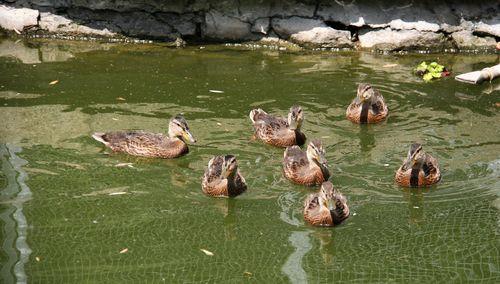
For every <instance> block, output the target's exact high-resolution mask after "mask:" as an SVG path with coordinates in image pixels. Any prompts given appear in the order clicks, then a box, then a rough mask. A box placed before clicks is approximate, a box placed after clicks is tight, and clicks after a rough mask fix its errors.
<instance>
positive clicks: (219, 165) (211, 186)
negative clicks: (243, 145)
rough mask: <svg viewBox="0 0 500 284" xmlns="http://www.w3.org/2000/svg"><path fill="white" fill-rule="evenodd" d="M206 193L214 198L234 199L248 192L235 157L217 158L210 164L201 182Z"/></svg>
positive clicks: (211, 160)
mask: <svg viewBox="0 0 500 284" xmlns="http://www.w3.org/2000/svg"><path fill="white" fill-rule="evenodd" d="M201 188H202V190H203V192H204V193H206V194H207V195H210V196H214V197H233V196H237V195H240V194H241V193H243V192H244V191H246V190H247V185H246V182H245V179H244V178H243V176H242V175H241V174H240V171H239V170H238V163H237V162H236V158H235V157H234V156H233V155H226V156H215V157H213V158H212V159H210V161H209V162H208V167H207V169H206V170H205V174H204V175H203V179H202V182H201Z"/></svg>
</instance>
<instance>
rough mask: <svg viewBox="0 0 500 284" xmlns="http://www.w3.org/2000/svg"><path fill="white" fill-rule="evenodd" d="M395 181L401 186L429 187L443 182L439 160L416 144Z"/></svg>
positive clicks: (397, 172)
mask: <svg viewBox="0 0 500 284" xmlns="http://www.w3.org/2000/svg"><path fill="white" fill-rule="evenodd" d="M394 179H395V181H396V183H398V184H399V185H401V186H406V187H421V186H429V185H432V184H435V183H437V182H439V181H440V180H441V172H440V170H439V165H438V162H437V160H436V159H435V158H434V157H433V156H431V155H430V154H428V153H425V152H424V151H423V150H422V146H421V145H420V144H418V143H414V144H412V145H411V146H410V150H409V151H408V155H407V157H406V159H405V161H404V162H403V164H402V165H401V167H399V169H398V170H397V171H396V175H395V177H394Z"/></svg>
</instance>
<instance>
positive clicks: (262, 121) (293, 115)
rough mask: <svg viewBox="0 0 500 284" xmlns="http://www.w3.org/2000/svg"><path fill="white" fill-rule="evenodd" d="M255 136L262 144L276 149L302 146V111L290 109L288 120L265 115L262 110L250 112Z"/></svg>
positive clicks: (294, 107) (298, 108) (303, 139)
mask: <svg viewBox="0 0 500 284" xmlns="http://www.w3.org/2000/svg"><path fill="white" fill-rule="evenodd" d="M250 119H251V120H252V123H253V126H254V129H255V136H256V137H257V138H258V139H260V140H262V141H263V142H265V143H267V144H270V145H274V146H277V147H287V146H292V145H302V144H304V143H305V140H306V137H305V135H304V133H302V132H301V131H300V127H301V124H302V121H303V114H302V109H301V108H300V107H298V106H293V107H292V108H290V113H289V114H288V119H287V120H286V119H284V118H281V117H275V116H272V115H269V114H267V113H266V112H265V111H264V110H262V109H254V110H252V111H251V112H250Z"/></svg>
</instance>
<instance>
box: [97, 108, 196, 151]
mask: <svg viewBox="0 0 500 284" xmlns="http://www.w3.org/2000/svg"><path fill="white" fill-rule="evenodd" d="M92 137H93V138H94V139H95V140H97V141H99V142H101V143H104V145H106V146H107V147H109V148H111V150H113V151H115V152H125V153H127V154H130V155H134V156H142V157H158V158H165V159H170V158H176V157H179V156H182V155H185V154H187V153H188V152H189V149H188V146H187V144H186V141H190V142H193V143H194V142H196V140H195V139H194V137H193V135H192V134H191V132H190V130H189V127H188V124H187V122H186V120H185V119H184V117H183V116H182V115H177V116H175V117H173V118H172V119H171V120H170V122H169V124H168V136H167V135H164V134H162V133H148V132H143V131H116V132H96V133H94V134H92Z"/></svg>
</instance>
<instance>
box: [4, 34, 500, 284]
mask: <svg viewBox="0 0 500 284" xmlns="http://www.w3.org/2000/svg"><path fill="white" fill-rule="evenodd" d="M0 56H1V57H0V121H1V124H0V125H1V127H0V143H1V145H0V157H1V165H2V173H3V174H2V175H1V176H0V190H1V191H0V194H1V195H0V226H1V227H2V230H0V232H1V233H0V240H1V244H2V247H1V250H0V263H1V267H2V268H1V270H0V273H1V274H0V279H2V280H1V281H0V282H4V283H9V282H14V281H15V280H16V279H17V280H19V281H23V280H25V279H27V280H28V281H29V282H43V283H123V282H140V283H144V282H155V283H156V282H160V283H161V282H165V283H175V282H184V283H186V282H199V281H203V282H215V283H221V282H231V283H239V282H256V283H257V282H258V283H262V282H271V281H275V282H296V283H304V282H310V283H317V282H332V281H336V282H348V281H355V282H378V283H391V282H393V283H400V282H412V283H422V282H427V283H430V282H447V283H459V282H460V283H462V282H467V281H471V282H472V281H477V282H483V283H498V282H499V281H500V251H499V249H500V242H499V237H498V234H499V224H500V223H499V211H498V210H499V208H500V196H499V195H500V155H499V153H500V151H499V150H500V123H499V118H500V115H499V111H500V109H499V108H498V106H496V105H495V104H496V103H498V102H500V91H499V89H500V86H499V84H500V83H499V82H496V84H495V83H493V84H489V83H486V84H483V85H481V86H473V85H466V84H462V83H458V82H456V81H454V80H453V78H445V79H442V80H439V81H436V82H433V83H427V84H426V83H422V82H421V80H420V79H419V78H417V77H415V76H414V75H412V72H411V70H412V68H413V66H416V65H417V64H418V63H419V62H420V61H421V60H432V59H436V58H437V59H438V60H439V61H440V63H442V64H444V65H446V66H448V67H449V68H450V69H451V70H452V72H453V73H454V74H457V73H462V72H468V71H472V70H475V69H478V68H483V67H485V66H489V65H492V64H496V63H498V61H499V58H498V55H418V56H417V55H404V56H396V55H375V54H370V53H310V54H307V53H306V54H293V53H286V52H281V53H280V52H276V51H270V50H256V51H248V50H236V49H229V48H224V47H210V46H209V47H206V48H204V49H200V48H198V47H192V48H186V49H179V50H176V49H168V48H165V47H161V46H113V45H109V44H107V45H105V44H97V43H74V42H73V43H71V42H28V43H24V42H14V41H12V40H3V41H1V42H0ZM395 64H397V65H395ZM55 80H58V82H57V83H56V84H53V85H50V84H49V83H50V82H52V81H55ZM359 82H370V83H372V84H373V85H374V86H375V87H376V88H378V89H379V90H380V91H381V93H382V94H383V95H384V97H385V99H386V102H387V103H388V106H389V110H390V115H389V118H388V119H387V121H386V122H384V123H381V124H378V125H370V126H361V127H360V126H358V125H354V124H352V123H350V122H349V121H347V120H346V119H345V109H346V107H347V105H348V104H349V103H350V101H351V99H352V98H353V97H354V96H355V90H356V85H357V83H359ZM209 90H220V91H223V93H213V92H210V91H209ZM296 103H298V104H300V105H301V106H302V107H303V109H304V111H305V115H306V118H305V123H304V127H303V130H304V132H305V133H306V135H307V136H308V137H309V138H320V139H321V140H322V141H323V143H324V145H326V151H327V154H326V156H327V159H328V161H329V164H330V169H331V172H332V174H333V178H332V181H333V184H334V185H335V186H336V187H337V188H338V189H340V191H342V192H343V193H344V194H345V195H346V196H347V198H348V203H349V206H350V208H351V216H350V218H349V219H348V220H347V221H346V222H345V223H344V224H342V225H341V226H339V227H335V228H313V227H311V226H308V225H306V224H305V223H304V221H303V219H302V201H303V199H304V198H305V196H306V195H307V194H309V193H311V192H313V191H314V190H315V188H305V187H302V186H296V185H292V184H291V183H290V182H288V181H287V180H285V179H284V178H283V176H282V174H281V159H282V154H283V152H282V150H281V149H278V148H273V147H271V146H267V145H263V144H261V143H259V142H256V141H253V140H252V138H251V136H252V127H251V125H250V120H249V118H248V112H249V110H250V109H251V108H254V107H261V108H264V109H265V110H267V111H268V112H272V113H277V114H281V115H285V114H286V112H287V110H288V108H289V107H290V106H291V105H292V104H296ZM179 112H182V113H184V114H185V117H186V119H187V120H188V122H189V124H190V127H191V130H192V132H193V134H194V135H195V136H196V138H197V139H198V143H196V145H192V146H190V153H189V154H188V155H187V156H185V157H182V158H179V159H174V160H160V159H146V158H136V157H130V156H126V155H123V154H113V153H110V152H109V151H108V150H106V149H104V148H103V147H102V146H101V145H100V144H99V143H97V142H96V141H94V140H93V139H91V138H90V134H91V133H92V132H94V131H103V130H118V129H145V130H149V131H153V132H165V131H166V127H167V123H168V119H169V118H170V117H171V116H173V115H175V114H177V113H179ZM413 141H420V142H422V143H423V144H424V149H425V150H427V151H428V152H429V153H432V154H433V155H434V156H435V157H436V158H438V160H439V162H440V166H441V169H442V172H443V178H442V182H440V183H439V184H437V185H436V186H433V187H431V188H428V189H423V190H421V189H412V190H408V189H403V188H400V187H398V186H397V185H395V184H394V182H393V175H394V172H395V170H396V169H397V168H398V166H399V165H400V163H401V161H402V159H403V158H404V156H405V155H406V151H407V149H408V147H409V144H410V143H411V142H413ZM229 153H231V154H235V155H236V156H237V159H238V161H239V165H240V169H241V172H242V174H243V175H244V177H245V178H246V180H247V182H248V185H249V190H248V192H246V193H245V194H243V195H241V196H238V197H237V198H234V199H213V198H209V197H206V196H204V195H203V194H202V192H201V186H200V182H201V176H202V174H203V171H204V169H205V167H206V164H207V162H208V160H209V159H210V157H211V156H212V155H216V154H229ZM124 163H130V164H127V165H130V166H127V165H124V166H123V165H122V166H119V167H117V166H116V165H120V164H124ZM124 249H128V251H126V252H123V250H124ZM201 249H205V250H208V251H210V252H212V253H213V256H208V255H205V254H204V253H203V252H202V251H201ZM120 252H123V253H120Z"/></svg>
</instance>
